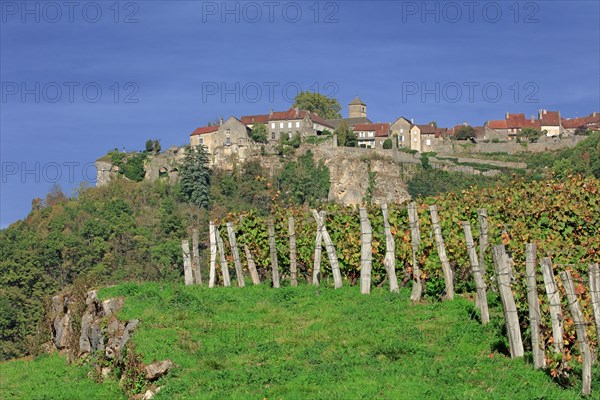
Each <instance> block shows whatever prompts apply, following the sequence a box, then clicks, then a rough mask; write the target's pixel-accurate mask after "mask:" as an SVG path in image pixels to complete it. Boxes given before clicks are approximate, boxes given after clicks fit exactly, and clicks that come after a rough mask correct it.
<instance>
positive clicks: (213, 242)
mask: <svg viewBox="0 0 600 400" xmlns="http://www.w3.org/2000/svg"><path fill="white" fill-rule="evenodd" d="M215 230H216V229H215V223H214V222H212V221H210V223H209V229H208V236H209V241H210V268H209V270H208V287H209V288H212V287H215V279H216V277H217V236H216V234H215Z"/></svg>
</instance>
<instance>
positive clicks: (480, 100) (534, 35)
mask: <svg viewBox="0 0 600 400" xmlns="http://www.w3.org/2000/svg"><path fill="white" fill-rule="evenodd" d="M224 4H225V5H224ZM470 4H471V5H470V6H469V5H466V3H465V2H463V1H457V2H453V1H450V2H447V1H446V2H436V1H429V2H422V1H416V2H412V1H404V2H403V1H387V2H378V1H330V2H328V1H322V2H318V3H316V2H314V1H274V2H271V3H267V2H264V1H258V2H227V3H223V2H221V1H217V2H211V1H208V2H207V1H130V2H127V1H122V2H119V3H118V4H117V5H118V7H115V5H114V2H113V1H97V2H85V1H81V2H78V3H77V4H76V5H73V6H65V5H64V3H63V2H37V1H28V2H21V1H5V0H2V1H0V6H1V15H0V18H1V19H0V81H1V82H2V98H1V99H0V107H1V109H0V134H1V138H0V157H1V162H2V176H1V181H0V184H1V186H2V189H1V193H0V226H1V227H6V226H7V225H8V224H10V223H12V222H14V221H16V220H17V219H22V218H24V217H25V216H26V215H27V214H28V212H29V210H30V208H31V200H32V199H33V198H35V197H44V196H45V194H46V193H47V192H48V191H49V190H50V189H51V187H52V185H53V184H54V183H55V182H57V183H59V184H60V185H61V187H62V188H63V190H64V191H65V192H66V193H71V192H72V191H73V190H74V188H76V187H78V186H79V184H80V182H82V181H88V182H91V184H94V180H95V170H94V169H93V166H92V164H90V163H93V161H94V160H95V159H96V158H98V157H100V156H102V155H103V154H105V153H106V152H107V151H109V150H111V149H114V148H119V149H123V148H125V149H126V150H141V149H142V148H143V147H144V143H145V141H146V139H148V138H153V139H154V138H156V139H160V140H161V143H162V146H163V148H167V147H169V146H172V145H183V144H185V143H186V142H187V141H188V135H189V133H190V132H191V131H192V130H193V129H194V128H196V127H198V126H202V125H205V124H206V123H207V122H208V121H210V120H214V119H215V118H217V117H218V116H225V117H228V116H230V115H235V116H241V115H246V114H257V113H266V112H268V111H269V109H275V110H284V109H287V108H289V107H290V105H291V104H290V101H289V100H290V99H291V98H293V96H294V95H295V93H296V91H297V89H298V88H300V89H302V90H316V89H317V90H319V91H320V92H322V93H325V94H334V97H336V98H338V99H339V100H340V103H341V104H342V106H343V113H344V115H345V114H346V113H347V107H346V104H347V103H348V102H349V101H350V100H351V99H352V98H353V97H354V96H355V95H359V96H360V98H361V99H362V100H363V101H365V103H367V106H368V110H367V111H368V116H369V118H370V119H371V120H373V121H393V120H395V119H396V118H397V117H399V116H405V117H408V118H414V120H415V122H416V123H427V122H429V121H431V120H436V121H437V122H438V124H439V125H441V126H453V125H455V124H457V123H462V122H464V121H467V122H469V123H471V124H473V125H480V124H482V123H483V122H484V121H485V120H488V119H498V118H502V116H503V114H504V113H505V112H507V111H510V112H524V113H526V114H527V115H528V116H529V115H533V114H536V113H537V110H538V109H540V108H545V109H549V110H560V111H561V113H562V115H563V116H582V115H587V114H589V113H590V112H592V111H600V6H599V4H600V2H598V1H532V2H527V1H524V2H514V1H507V2H502V1H499V2H486V1H479V2H471V3H470ZM69 7H73V8H72V9H69ZM257 87H258V88H261V92H260V93H259V92H258V91H257V90H256V89H257ZM269 88H272V90H271V93H269ZM284 88H285V89H286V90H284ZM222 89H225V90H224V91H223V90H222ZM59 90H60V91H59ZM98 90H100V91H98Z"/></svg>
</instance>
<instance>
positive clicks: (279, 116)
mask: <svg viewBox="0 0 600 400" xmlns="http://www.w3.org/2000/svg"><path fill="white" fill-rule="evenodd" d="M306 115H308V117H309V118H310V119H311V120H312V121H313V122H316V123H318V124H321V125H324V126H327V127H329V128H332V129H333V126H332V125H331V124H330V123H329V122H327V121H326V120H325V119H324V118H322V117H321V116H320V115H319V114H317V113H314V112H310V111H306V110H300V109H297V108H294V107H292V108H290V109H289V110H287V111H275V112H273V113H272V114H271V115H268V116H267V117H268V121H289V120H296V119H304V117H305V116H306Z"/></svg>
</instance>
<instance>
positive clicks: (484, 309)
mask: <svg viewBox="0 0 600 400" xmlns="http://www.w3.org/2000/svg"><path fill="white" fill-rule="evenodd" d="M462 227H463V230H464V231H465V239H466V242H467V250H468V253H469V261H470V263H471V273H472V274H473V279H474V280H475V287H476V288H477V303H476V305H477V307H478V308H479V310H480V311H481V323H482V324H484V325H485V324H487V323H488V322H490V312H489V309H488V303H487V291H486V286H485V281H484V271H483V270H482V269H481V267H480V266H479V259H478V258H477V250H475V243H474V242H473V233H472V232H471V224H470V223H469V222H468V221H463V222H462Z"/></svg>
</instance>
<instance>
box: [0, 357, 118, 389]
mask: <svg viewBox="0 0 600 400" xmlns="http://www.w3.org/2000/svg"><path fill="white" fill-rule="evenodd" d="M87 371H88V370H87V368H82V367H80V366H76V365H67V363H66V361H65V359H64V358H62V357H60V356H58V355H56V354H53V355H44V356H41V357H38V358H37V359H35V360H33V361H28V360H26V359H22V360H15V361H8V362H3V363H0V399H35V400H42V399H43V400H59V399H82V400H83V399H86V400H90V399H115V400H118V399H126V398H127V397H126V396H125V395H124V394H123V392H122V391H121V389H120V388H119V386H118V385H117V383H116V382H114V381H110V382H105V383H96V382H94V381H93V380H92V379H89V378H88V377H87Z"/></svg>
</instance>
